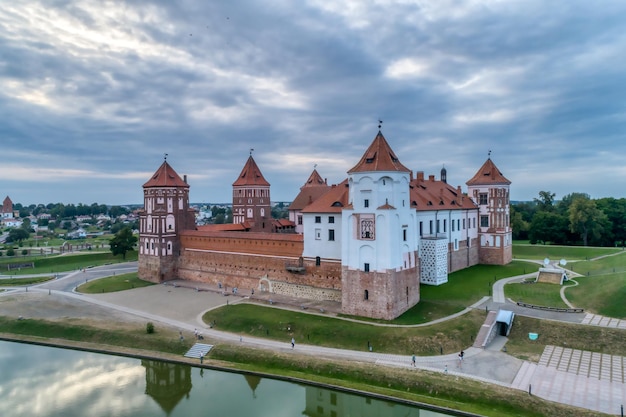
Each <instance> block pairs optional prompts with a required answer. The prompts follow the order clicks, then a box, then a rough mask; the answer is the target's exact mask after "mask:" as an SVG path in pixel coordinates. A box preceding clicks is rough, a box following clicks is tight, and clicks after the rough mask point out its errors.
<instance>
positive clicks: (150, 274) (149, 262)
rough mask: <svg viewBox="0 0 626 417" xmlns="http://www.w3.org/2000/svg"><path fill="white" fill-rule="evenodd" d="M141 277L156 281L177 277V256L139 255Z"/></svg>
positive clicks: (138, 274) (139, 275) (138, 273)
mask: <svg viewBox="0 0 626 417" xmlns="http://www.w3.org/2000/svg"><path fill="white" fill-rule="evenodd" d="M137 276H138V277H139V279H143V280H144V281H149V282H155V283H157V284H159V283H161V282H163V281H169V280H171V279H174V278H176V257H173V256H164V257H158V256H151V255H141V254H140V255H139V269H138V272H137Z"/></svg>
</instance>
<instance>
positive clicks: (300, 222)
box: [298, 216, 302, 224]
mask: <svg viewBox="0 0 626 417" xmlns="http://www.w3.org/2000/svg"><path fill="white" fill-rule="evenodd" d="M298 224H302V216H298Z"/></svg>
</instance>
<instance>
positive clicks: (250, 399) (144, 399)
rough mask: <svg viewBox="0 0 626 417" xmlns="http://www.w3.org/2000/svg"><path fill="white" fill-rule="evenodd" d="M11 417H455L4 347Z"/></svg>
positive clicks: (1, 361)
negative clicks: (303, 416)
mask: <svg viewBox="0 0 626 417" xmlns="http://www.w3.org/2000/svg"><path fill="white" fill-rule="evenodd" d="M0 365H1V368H0V369H1V372H0V416H5V417H22V416H24V417H26V416H28V417H40V416H41V417H44V416H45V417H54V416H59V417H71V416H89V417H112V416H115V417H124V416H133V417H143V416H145V417H157V416H171V417H176V416H180V417H183V416H185V417H191V416H229V417H239V416H241V417H243V416H245V417H257V416H259V417H260V416H268V417H269V416H271V417H283V416H284V417H287V416H302V415H305V416H309V417H357V416H358V417H370V416H371V417H374V416H380V417H383V416H384V417H395V416H398V417H399V416H407V417H440V416H448V415H449V414H442V413H437V412H434V411H430V410H422V409H419V408H417V407H412V406H408V405H405V404H400V403H395V402H390V401H383V400H379V399H375V398H371V397H366V396H360V395H354V394H347V393H343V392H339V391H334V390H330V389H326V388H320V387H315V386H311V385H306V384H298V383H291V382H285V381H281V380H276V379H271V378H262V377H259V376H256V375H248V374H239V373H235V372H225V371H216V370H208V369H202V368H197V367H192V366H189V365H180V364H174V363H170V362H163V361H156V360H145V359H136V358H128V357H120V356H113V355H106V354H99V353H92V352H83V351H77V350H71V349H61V348H53V347H46V346H38V345H30V344H22V343H14V342H2V341H0Z"/></svg>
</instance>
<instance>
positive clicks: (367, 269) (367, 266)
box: [363, 263, 370, 294]
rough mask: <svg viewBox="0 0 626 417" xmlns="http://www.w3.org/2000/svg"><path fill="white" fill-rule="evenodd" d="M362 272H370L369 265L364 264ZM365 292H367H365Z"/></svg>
mask: <svg viewBox="0 0 626 417" xmlns="http://www.w3.org/2000/svg"><path fill="white" fill-rule="evenodd" d="M363 271H365V272H370V264H368V263H365V264H364V265H363ZM366 291H367V290H366ZM366 294H367V293H366Z"/></svg>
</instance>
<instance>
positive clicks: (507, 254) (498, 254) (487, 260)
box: [478, 245, 513, 265]
mask: <svg viewBox="0 0 626 417" xmlns="http://www.w3.org/2000/svg"><path fill="white" fill-rule="evenodd" d="M478 252H479V260H480V263H481V264H483V265H506V264H508V263H510V262H511V261H512V260H513V247H512V246H511V245H509V246H505V247H499V248H498V247H493V246H482V247H481V248H480V249H479V251H478Z"/></svg>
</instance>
